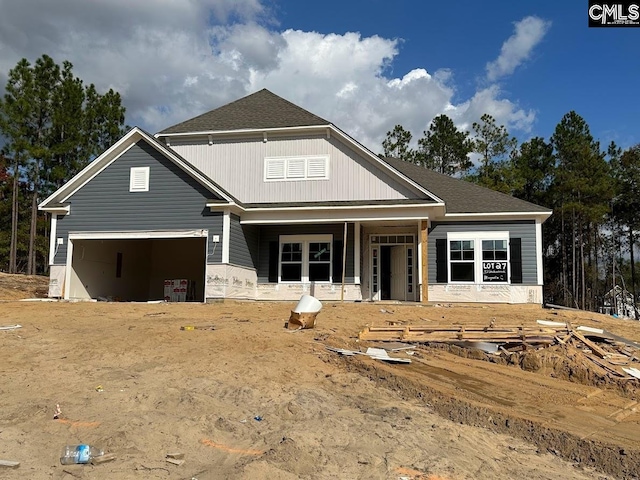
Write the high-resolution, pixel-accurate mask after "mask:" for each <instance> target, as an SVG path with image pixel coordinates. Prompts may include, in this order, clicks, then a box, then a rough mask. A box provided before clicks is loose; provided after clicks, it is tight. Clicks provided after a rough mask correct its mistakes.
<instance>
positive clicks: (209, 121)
mask: <svg viewBox="0 0 640 480" xmlns="http://www.w3.org/2000/svg"><path fill="white" fill-rule="evenodd" d="M319 125H331V122H329V121H327V120H325V119H324V118H322V117H320V116H318V115H316V114H315V113H312V112H310V111H309V110H306V109H305V108H302V107H300V106H299V105H296V104H295V103H293V102H291V101H289V100H287V99H286V98H283V97H281V96H279V95H277V94H275V93H273V92H272V91H270V90H268V89H266V88H263V89H261V90H258V91H257V92H254V93H251V94H249V95H246V96H244V97H242V98H239V99H237V100H234V101H232V102H229V103H226V104H224V105H220V106H219V107H217V108H214V109H213V110H209V111H207V112H204V113H201V114H200V115H197V116H196V117H193V118H190V119H188V120H185V121H183V122H180V123H177V124H175V125H172V126H170V127H167V128H165V129H164V130H162V131H160V132H159V134H160V135H162V134H172V133H194V132H214V131H233V130H262V129H267V128H286V127H301V126H319Z"/></svg>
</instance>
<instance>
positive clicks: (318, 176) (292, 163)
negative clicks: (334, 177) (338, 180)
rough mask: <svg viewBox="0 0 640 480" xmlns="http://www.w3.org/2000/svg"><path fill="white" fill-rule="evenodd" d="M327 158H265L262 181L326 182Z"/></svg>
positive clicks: (323, 156) (327, 172) (327, 173)
mask: <svg viewBox="0 0 640 480" xmlns="http://www.w3.org/2000/svg"><path fill="white" fill-rule="evenodd" d="M328 178H329V156H328V155H322V156H314V157H267V158H265V159H264V179H265V181H272V180H327V179H328Z"/></svg>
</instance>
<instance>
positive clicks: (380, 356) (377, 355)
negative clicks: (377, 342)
mask: <svg viewBox="0 0 640 480" xmlns="http://www.w3.org/2000/svg"><path fill="white" fill-rule="evenodd" d="M327 350H329V351H331V352H335V353H338V354H340V355H343V356H345V357H352V356H354V355H366V356H367V357H371V358H373V359H374V360H382V361H384V362H390V363H411V359H410V358H398V357H390V356H389V354H388V353H387V351H386V350H385V349H383V348H372V347H369V348H367V350H366V351H365V352H360V351H358V350H347V349H344V348H333V347H327Z"/></svg>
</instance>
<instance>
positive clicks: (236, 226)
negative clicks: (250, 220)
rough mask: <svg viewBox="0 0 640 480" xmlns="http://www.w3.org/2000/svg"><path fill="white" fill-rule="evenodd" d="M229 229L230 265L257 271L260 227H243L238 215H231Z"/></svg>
mask: <svg viewBox="0 0 640 480" xmlns="http://www.w3.org/2000/svg"><path fill="white" fill-rule="evenodd" d="M229 227H230V232H229V263H231V264H233V265H239V266H241V267H248V268H255V269H256V270H257V269H258V252H259V249H260V227H258V226H257V225H241V224H240V217H238V216H237V215H231V218H230V221H229Z"/></svg>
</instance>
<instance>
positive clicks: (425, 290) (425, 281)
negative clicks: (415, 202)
mask: <svg viewBox="0 0 640 480" xmlns="http://www.w3.org/2000/svg"><path fill="white" fill-rule="evenodd" d="M428 227H429V222H428V221H427V220H422V221H421V222H420V257H421V258H420V267H421V268H420V270H422V271H421V279H420V283H421V284H422V292H421V293H422V295H421V301H422V302H423V303H426V302H428V301H429V261H428V259H427V253H428V252H427V247H428V240H429V234H428V231H427V229H428Z"/></svg>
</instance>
